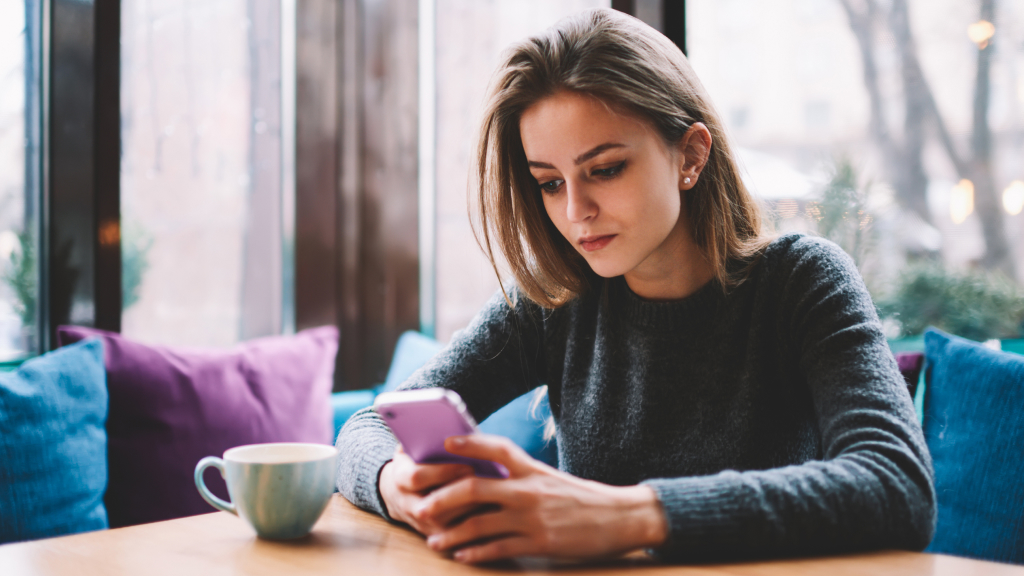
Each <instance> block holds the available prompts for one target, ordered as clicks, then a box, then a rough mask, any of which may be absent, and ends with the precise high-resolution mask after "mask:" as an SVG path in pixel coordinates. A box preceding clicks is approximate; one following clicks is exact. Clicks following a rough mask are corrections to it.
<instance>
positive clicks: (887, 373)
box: [337, 235, 935, 561]
mask: <svg viewBox="0 0 1024 576" xmlns="http://www.w3.org/2000/svg"><path fill="white" fill-rule="evenodd" d="M542 384H547V386H548V393H549V398H550V402H551V408H552V412H553V414H554V417H555V421H556V423H557V427H558V433H557V442H558V461H559V467H560V468H561V469H562V470H564V471H566V472H569V473H571V474H574V475H576V476H579V477H581V478H589V479H592V480H597V481H600V482H604V483H607V484H614V485H632V484H637V483H641V482H642V483H645V484H647V485H648V486H650V487H651V488H653V489H654V490H655V492H656V493H657V495H658V498H659V500H660V501H661V504H662V506H663V507H664V510H665V514H666V517H667V518H668V524H669V530H670V534H669V538H668V541H667V543H666V544H665V545H664V546H663V547H661V548H660V549H659V550H658V552H660V553H661V554H662V555H663V557H665V558H667V559H671V560H677V561H697V560H701V561H708V560H720V559H742V558H757V557H762V558H763V557H772V556H789V555H805V554H828V553H839V552H852V551H860V550H869V549H880V548H904V549H914V550H920V549H923V548H924V547H925V546H926V545H927V544H928V542H929V541H930V540H931V536H932V532H933V531H934V526H935V491H934V486H933V473H932V465H931V458H930V456H929V454H928V450H927V447H926V446H925V442H924V437H923V435H922V432H921V428H920V426H919V425H918V422H917V419H916V418H915V414H914V409H913V406H912V403H911V398H910V396H909V394H908V393H907V389H906V386H905V385H904V383H903V379H902V378H901V376H900V373H899V370H898V368H897V366H896V362H895V360H894V358H893V355H892V353H891V352H890V351H889V348H888V346H887V344H886V341H885V337H884V336H883V334H882V330H881V326H880V324H879V322H878V318H877V314H876V312H875V308H874V305H873V304H872V302H871V298H870V296H869V295H868V292H867V290H866V289H865V287H864V284H863V282H862V280H861V279H860V275H859V274H858V272H857V270H856V268H855V266H854V264H853V262H852V261H851V260H850V258H849V257H848V256H847V255H846V254H845V253H843V252H842V250H841V249H839V248H838V247H837V246H835V245H834V244H831V243H829V242H827V241H825V240H821V239H818V238H811V237H806V236H801V235H789V236H784V237H782V238H779V239H777V240H776V241H775V242H773V243H772V244H771V245H770V246H769V247H768V249H767V250H766V251H765V253H764V255H763V256H762V257H761V258H760V260H759V261H758V263H757V264H756V265H755V267H754V268H753V272H752V273H751V275H750V276H749V278H748V280H747V281H746V282H745V283H743V284H741V285H740V286H739V287H738V288H735V289H733V290H732V291H730V292H729V293H728V294H725V293H724V292H723V290H722V289H721V286H720V285H719V284H717V283H716V282H714V281H712V282H711V283H709V284H708V285H706V286H705V287H703V288H701V289H700V290H698V291H697V292H696V293H694V294H693V295H691V296H688V297H686V298H684V299H682V300H678V301H673V302H649V301H645V300H642V299H641V298H639V297H638V296H636V295H635V294H633V293H632V292H631V291H630V289H629V287H628V286H627V285H626V283H625V281H624V279H623V278H621V277H620V278H614V279H610V280H601V281H599V282H598V283H597V284H596V286H595V288H594V289H593V290H591V291H590V292H589V293H587V294H585V295H583V296H580V297H578V298H577V299H575V300H574V301H572V302H571V303H570V304H568V305H566V306H564V307H562V308H559V309H556V310H544V309H542V308H540V307H539V306H537V305H535V304H533V303H531V302H530V301H529V300H527V299H526V298H524V297H519V298H518V299H516V304H515V308H514V310H513V309H510V308H509V306H508V305H507V304H506V302H505V300H504V298H503V297H502V296H501V294H497V295H495V297H494V298H492V299H491V300H490V302H488V304H487V305H486V306H485V307H484V309H483V310H482V311H481V312H480V313H479V315H477V317H476V318H475V319H474V320H473V322H472V323H471V324H470V325H469V326H468V327H467V328H466V329H465V330H463V331H461V332H459V333H458V334H456V336H455V337H454V338H453V340H452V342H451V343H450V344H449V345H448V347H447V348H446V349H445V350H444V351H443V352H441V353H440V354H439V355H438V356H437V357H435V358H434V359H433V360H432V361H431V362H430V363H429V364H428V365H426V366H425V367H423V368H422V369H420V370H419V371H417V372H416V373H415V374H414V375H413V376H412V377H411V378H410V379H409V380H408V381H407V382H406V383H405V384H404V385H403V386H402V387H403V388H419V387H425V386H445V387H448V388H451V389H454V390H455V391H457V392H458V393H459V395H461V396H462V398H463V400H465V402H466V405H467V407H468V408H469V410H470V412H471V413H472V414H473V416H474V417H475V418H476V419H477V421H481V420H483V419H484V418H486V417H487V416H488V415H489V414H491V413H492V412H494V411H495V410H497V409H498V408H500V407H501V406H503V405H504V404H506V403H507V402H509V401H511V400H512V399H514V398H516V397H517V396H519V395H520V394H523V393H524V392H526V391H528V390H530V389H532V388H535V387H537V386H539V385H542ZM337 446H338V449H339V451H340V453H341V455H340V458H339V465H338V488H339V490H340V491H341V493H342V494H343V495H344V496H345V497H346V498H348V499H349V500H350V501H352V502H353V503H355V504H356V505H358V506H361V507H363V508H366V509H369V510H374V511H376V512H378V513H381V514H385V516H386V513H385V511H384V506H383V504H382V502H381V501H380V497H379V493H378V491H377V487H376V482H377V476H378V473H379V471H380V469H381V467H382V466H383V465H384V464H385V463H386V462H387V461H388V460H389V459H390V457H391V454H392V452H393V451H394V446H395V439H394V437H393V436H392V435H391V433H390V431H389V430H388V428H387V426H386V425H385V424H384V422H383V421H382V420H381V419H380V418H378V417H377V416H376V415H375V414H374V413H373V412H372V411H370V410H363V411H361V412H359V413H357V414H356V415H355V416H353V417H352V418H351V419H350V420H349V421H348V423H347V424H346V425H345V426H344V428H342V430H341V433H340V434H339V436H338V440H337Z"/></svg>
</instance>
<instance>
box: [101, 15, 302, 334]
mask: <svg viewBox="0 0 1024 576" xmlns="http://www.w3.org/2000/svg"><path fill="white" fill-rule="evenodd" d="M121 6H122V32H121V33H122V57H121V58H122V72H121V74H122V77H121V82H122V84H121V86H122V87H121V90H122V95H121V98H122V126H123V128H122V130H123V133H122V141H123V160H122V177H121V186H122V192H121V219H122V260H123V303H124V313H123V319H122V326H123V328H122V331H123V333H124V334H125V335H127V336H130V337H133V338H137V339H139V340H143V341H147V342H155V343H165V344H186V345H203V346H206V345H227V344H231V343H234V342H236V341H238V340H240V339H244V338H249V337H254V336H260V335H266V334H274V333H279V332H280V331H281V301H282V292H281V291H282V273H281V270H282V268H281V266H282V265H281V259H282V250H281V205H282V194H281V189H282V187H281V150H282V146H281V45H280V42H281V21H280V17H281V8H280V3H279V2H248V1H246V0H211V1H204V2H181V1H180V0H124V1H123V2H122V3H121Z"/></svg>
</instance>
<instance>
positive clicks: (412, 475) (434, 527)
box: [377, 445, 473, 536]
mask: <svg viewBox="0 0 1024 576" xmlns="http://www.w3.org/2000/svg"><path fill="white" fill-rule="evenodd" d="M472 474H473V468H471V467H470V466H466V465H465V464H417V463H416V462H415V461H414V460H413V459H412V458H410V457H409V455H408V454H406V453H405V452H403V451H402V447H401V446H400V445H399V446H398V447H397V448H395V455H394V457H393V458H392V460H391V461H390V462H388V463H387V464H385V465H384V467H383V468H381V471H380V479H379V480H378V483H377V487H378V488H379V489H380V495H381V498H383V499H384V505H385V506H386V507H387V510H388V515H389V516H391V518H392V519H394V520H398V521H399V522H405V523H406V524H408V525H410V526H412V527H413V528H415V529H416V530H417V531H419V532H420V533H421V534H424V535H427V536H430V535H431V534H435V533H437V532H439V531H440V530H441V529H443V528H444V526H442V525H439V524H437V523H435V522H434V521H433V519H431V518H427V517H423V519H421V518H420V517H419V516H417V512H418V511H419V510H421V509H422V507H423V499H424V497H425V496H426V495H427V494H429V493H430V492H431V491H432V490H435V489H437V488H438V487H440V486H444V485H446V484H448V483H450V482H453V481H455V480H458V479H459V478H463V477H465V476H470V475H472ZM466 511H468V509H467V510H466Z"/></svg>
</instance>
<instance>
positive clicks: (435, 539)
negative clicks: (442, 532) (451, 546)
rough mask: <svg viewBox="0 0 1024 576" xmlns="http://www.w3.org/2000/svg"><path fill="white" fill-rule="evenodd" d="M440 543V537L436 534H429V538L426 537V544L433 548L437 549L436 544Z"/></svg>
mask: <svg viewBox="0 0 1024 576" xmlns="http://www.w3.org/2000/svg"><path fill="white" fill-rule="evenodd" d="M440 544H441V537H440V536H438V535H436V534H435V535H433V536H431V537H429V538H427V546H429V547H431V548H434V549H435V550H436V549H437V547H438V545H440Z"/></svg>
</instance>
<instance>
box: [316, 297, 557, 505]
mask: <svg viewBox="0 0 1024 576" xmlns="http://www.w3.org/2000/svg"><path fill="white" fill-rule="evenodd" d="M509 296H510V297H511V298H512V299H513V303H514V304H515V307H514V308H510V307H509V305H508V303H507V302H506V300H505V296H504V294H502V293H501V291H498V293H497V294H495V295H494V296H493V297H492V298H491V299H490V300H489V301H488V302H487V304H486V305H485V306H484V307H483V309H482V310H481V311H480V312H479V313H478V314H477V316H476V317H475V318H474V319H473V321H472V322H471V323H470V325H469V326H467V327H466V328H465V329H464V330H461V331H459V332H457V333H456V334H455V336H454V337H453V338H452V341H451V342H450V343H449V344H448V346H447V347H445V349H444V350H442V351H441V352H440V353H438V354H437V355H436V356H435V357H434V358H433V359H431V360H430V362H428V363H427V364H426V365H424V366H423V367H421V368H420V369H419V370H417V371H416V372H414V373H413V374H412V376H410V377H409V379H408V380H407V381H406V382H404V383H403V384H402V385H401V386H399V389H400V390H411V389H416V388H429V387H433V386H442V387H445V388H450V389H452V390H454V391H456V392H457V393H458V394H459V396H461V397H462V400H463V401H464V402H465V403H466V408H467V409H468V410H469V412H470V414H472V415H473V418H475V419H476V421H477V422H482V421H483V420H484V419H485V418H487V417H488V416H490V415H491V413H493V412H495V411H496V410H498V409H499V408H501V407H502V406H504V405H505V404H507V403H509V402H510V401H512V400H514V399H515V398H517V397H519V396H521V395H522V394H524V393H526V392H527V391H529V390H531V389H533V388H536V387H537V386H539V385H540V382H541V381H542V379H543V374H542V367H543V358H542V350H543V346H542V338H543V319H544V318H543V310H542V309H541V308H540V307H538V306H536V305H535V304H533V303H532V302H530V301H529V300H528V299H526V298H525V297H523V296H521V295H518V294H517V292H516V291H515V290H511V291H510V292H509ZM397 444H398V441H397V440H396V439H395V437H394V435H393V434H392V433H391V430H390V428H388V426H387V424H386V423H385V422H384V420H383V419H381V418H380V417H379V416H378V415H377V414H376V412H374V411H373V409H372V408H364V409H362V410H360V411H359V412H356V413H355V414H354V415H352V417H351V418H349V420H348V421H347V422H346V423H345V425H344V426H343V427H342V428H341V431H340V432H339V433H338V438H337V440H336V442H335V446H336V447H337V449H338V472H337V478H336V483H337V486H338V491H339V492H340V493H341V494H342V495H343V496H344V497H345V498H347V499H348V500H349V501H350V502H352V503H353V504H355V505H356V506H359V507H360V508H364V509H366V510H371V511H374V512H377V513H379V514H381V515H383V516H384V517H385V518H387V517H388V516H387V512H386V507H385V506H384V502H383V501H382V500H381V497H380V492H379V491H378V489H377V480H378V477H379V475H380V470H381V468H383V467H384V464H386V463H387V462H389V461H390V460H391V456H392V454H393V453H394V451H395V446H396V445H397Z"/></svg>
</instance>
